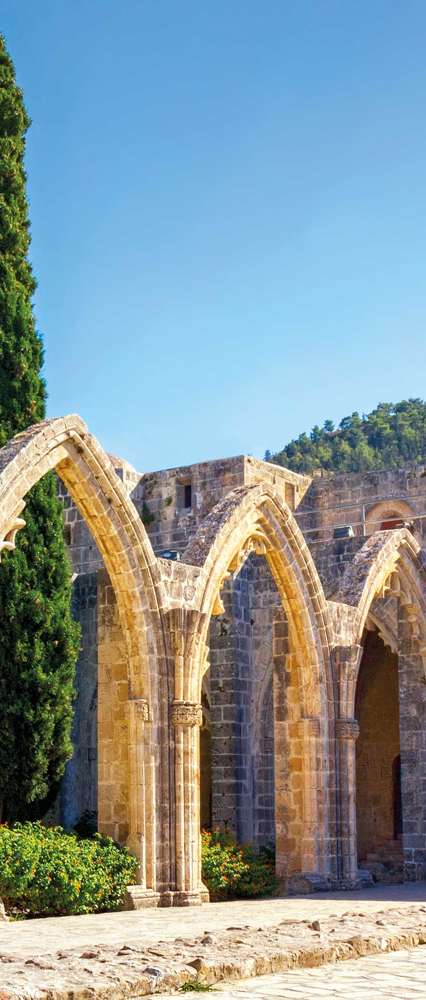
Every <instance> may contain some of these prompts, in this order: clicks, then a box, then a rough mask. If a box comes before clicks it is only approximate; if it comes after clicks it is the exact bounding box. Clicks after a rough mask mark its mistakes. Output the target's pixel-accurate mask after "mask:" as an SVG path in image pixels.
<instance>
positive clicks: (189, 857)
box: [171, 701, 208, 906]
mask: <svg viewBox="0 0 426 1000" xmlns="http://www.w3.org/2000/svg"><path fill="white" fill-rule="evenodd" d="M171 720H172V725H173V728H174V742H175V799H176V817H175V838H176V891H175V893H174V898H173V904H174V906H191V905H194V904H197V903H202V902H203V901H204V900H205V899H206V898H207V900H208V893H206V890H205V889H204V887H203V886H202V883H201V852H200V727H201V724H202V720H203V712H202V708H201V705H200V704H198V703H197V702H189V701H175V702H173V704H172V707H171Z"/></svg>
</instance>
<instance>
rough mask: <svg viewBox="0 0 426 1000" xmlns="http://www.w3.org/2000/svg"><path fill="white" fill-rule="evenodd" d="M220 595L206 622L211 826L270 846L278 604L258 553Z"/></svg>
mask: <svg viewBox="0 0 426 1000" xmlns="http://www.w3.org/2000/svg"><path fill="white" fill-rule="evenodd" d="M221 596H222V600H223V603H224V605H225V612H224V614H222V615H220V616H218V617H215V618H213V619H212V622H211V625H210V632H209V646H210V657H209V659H210V670H209V671H208V673H207V674H206V676H205V700H206V703H207V705H208V718H209V730H210V740H211V787H212V817H211V818H212V825H213V826H227V827H228V828H229V829H231V830H233V831H234V832H235V834H236V836H237V839H238V840H240V841H243V842H246V841H250V842H253V843H255V844H259V845H260V844H267V843H271V842H274V841H275V816H274V707H273V641H274V625H275V620H276V616H277V612H278V611H279V605H280V601H279V596H278V592H277V588H276V585H275V583H274V581H273V579H272V576H271V574H270V571H269V570H268V567H267V564H266V562H265V560H264V559H263V558H261V557H259V556H255V555H251V556H250V557H249V558H248V559H247V561H246V563H245V564H244V566H243V568H242V569H241V570H240V572H239V574H238V576H237V577H236V579H235V581H232V580H231V581H227V582H226V583H225V585H224V587H223V589H222V594H221ZM205 766H207V761H205ZM204 780H205V779H204V776H203V784H204Z"/></svg>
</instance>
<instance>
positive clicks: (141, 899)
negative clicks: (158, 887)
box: [121, 885, 160, 910]
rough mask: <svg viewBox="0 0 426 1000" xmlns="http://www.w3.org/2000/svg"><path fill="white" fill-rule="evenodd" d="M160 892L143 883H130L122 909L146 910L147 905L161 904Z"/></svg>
mask: <svg viewBox="0 0 426 1000" xmlns="http://www.w3.org/2000/svg"><path fill="white" fill-rule="evenodd" d="M159 905H160V893H159V892H154V890H153V889H145V888H144V887H143V886H142V885H128V886H127V891H126V895H125V897H124V899H123V902H122V904H121V909H122V910H144V909H145V908H146V907H147V906H150V907H153V906H159Z"/></svg>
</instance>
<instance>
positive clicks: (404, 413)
mask: <svg viewBox="0 0 426 1000" xmlns="http://www.w3.org/2000/svg"><path fill="white" fill-rule="evenodd" d="M268 454H269V455H270V454H271V453H270V452H268ZM271 461H272V462H275V463H277V464H278V465H283V466H286V467H287V468H288V469H293V470H294V472H306V473H311V472H314V471H315V469H325V470H328V471H330V472H365V471H368V470H369V469H393V468H397V467H398V466H401V465H405V464H406V463H407V462H425V461H426V402H424V401H423V400H422V399H403V400H402V401H401V402H400V403H379V405H378V406H377V407H376V409H375V410H372V412H371V413H367V414H363V416H362V417H360V415H359V413H356V412H355V413H352V414H351V416H350V417H343V420H341V421H340V424H339V427H338V429H337V430H334V424H333V422H332V421H331V420H326V421H325V423H324V426H323V427H322V428H320V427H318V426H316V427H314V428H313V429H312V431H311V433H310V435H307V434H305V433H303V434H300V435H299V437H298V438H295V439H294V440H293V441H290V442H289V444H287V445H286V446H285V447H284V448H283V449H282V450H281V451H278V452H277V453H276V454H275V455H272V457H271Z"/></svg>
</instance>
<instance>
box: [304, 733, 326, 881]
mask: <svg viewBox="0 0 426 1000" xmlns="http://www.w3.org/2000/svg"><path fill="white" fill-rule="evenodd" d="M299 732H300V737H301V742H302V757H303V773H302V779H303V835H302V842H301V851H300V853H301V863H302V871H303V872H311V873H317V872H318V867H319V864H318V861H319V844H318V840H319V837H320V835H321V823H320V815H319V814H320V796H321V795H322V794H323V790H322V787H321V785H322V782H321V767H320V756H321V754H320V736H321V726H320V720H319V719H318V718H308V719H301V720H300V722H299Z"/></svg>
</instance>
